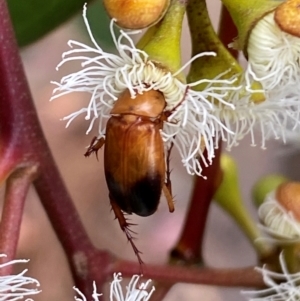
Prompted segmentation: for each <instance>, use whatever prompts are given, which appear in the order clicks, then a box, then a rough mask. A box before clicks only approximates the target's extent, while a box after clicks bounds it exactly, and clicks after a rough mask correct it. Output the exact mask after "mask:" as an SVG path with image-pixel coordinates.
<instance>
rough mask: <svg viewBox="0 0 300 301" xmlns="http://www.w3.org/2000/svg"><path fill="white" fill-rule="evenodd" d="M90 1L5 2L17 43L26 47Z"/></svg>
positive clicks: (19, 0)
mask: <svg viewBox="0 0 300 301" xmlns="http://www.w3.org/2000/svg"><path fill="white" fill-rule="evenodd" d="M86 2H90V0H46V1H42V0H7V4H8V7H9V10H10V14H11V18H12V22H13V25H14V28H15V33H16V37H17V41H18V44H19V46H20V47H23V46H26V45H28V44H30V43H32V42H34V41H36V40H38V39H40V38H41V37H43V36H44V35H45V34H47V33H49V32H50V31H52V30H53V29H55V28H56V27H57V26H59V25H60V24H62V23H63V22H65V21H67V20H68V19H69V18H70V17H72V16H73V15H75V14H76V13H78V12H79V11H81V10H82V8H83V5H84V3H86Z"/></svg>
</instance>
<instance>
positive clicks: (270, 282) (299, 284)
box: [242, 253, 300, 301]
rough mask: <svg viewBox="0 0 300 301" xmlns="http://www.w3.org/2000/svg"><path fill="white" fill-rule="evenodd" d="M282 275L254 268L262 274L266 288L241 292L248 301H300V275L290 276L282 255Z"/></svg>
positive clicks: (280, 258)
mask: <svg viewBox="0 0 300 301" xmlns="http://www.w3.org/2000/svg"><path fill="white" fill-rule="evenodd" d="M279 261H280V266H281V270H282V273H276V272H273V271H270V270H268V269H267V268H266V267H263V268H256V270H257V271H258V272H260V273H261V274H262V277H263V280H264V282H265V284H266V286H267V287H268V288H266V289H262V290H257V291H243V292H242V293H243V294H244V295H246V296H247V297H248V298H249V301H296V300H299V299H300V273H294V274H290V273H289V271H288V269H287V266H286V263H285V261H284V256H283V253H281V254H280V257H279Z"/></svg>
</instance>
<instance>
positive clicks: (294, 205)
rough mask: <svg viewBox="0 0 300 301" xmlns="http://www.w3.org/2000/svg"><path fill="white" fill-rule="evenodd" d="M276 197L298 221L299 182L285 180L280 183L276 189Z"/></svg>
mask: <svg viewBox="0 0 300 301" xmlns="http://www.w3.org/2000/svg"><path fill="white" fill-rule="evenodd" d="M276 199H277V201H278V203H279V204H280V205H281V206H283V207H284V208H285V209H286V211H288V212H291V213H292V214H293V215H294V217H295V218H296V219H297V221H299V222H300V206H299V205H300V183H299V182H287V183H283V184H281V185H280V186H279V187H278V188H277V190H276Z"/></svg>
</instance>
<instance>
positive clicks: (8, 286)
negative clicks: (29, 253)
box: [0, 254, 41, 301]
mask: <svg viewBox="0 0 300 301" xmlns="http://www.w3.org/2000/svg"><path fill="white" fill-rule="evenodd" d="M0 257H6V255H4V254H0ZM28 261H29V260H24V259H16V260H12V261H8V262H6V263H2V264H0V269H2V268H4V267H6V266H8V265H14V264H17V263H26V262H28ZM27 271H28V270H27V269H25V270H23V271H22V272H21V273H19V274H16V275H6V276H0V301H15V300H21V299H24V298H27V297H29V296H30V297H31V296H32V295H36V294H38V293H40V292H41V291H40V290H38V289H36V288H33V285H34V286H37V287H38V286H40V283H39V282H38V281H37V280H36V279H34V278H31V277H28V276H25V274H26V272H27ZM26 300H32V299H28V298H27V299H26Z"/></svg>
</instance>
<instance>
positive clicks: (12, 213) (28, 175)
mask: <svg viewBox="0 0 300 301" xmlns="http://www.w3.org/2000/svg"><path fill="white" fill-rule="evenodd" d="M36 174H37V167H36V166H30V167H26V168H21V169H17V170H16V171H15V172H13V173H12V174H11V175H10V177H9V178H8V180H7V184H6V191H5V201H4V207H3V211H2V219H1V223H0V233H1V235H0V253H1V254H6V255H7V256H6V257H1V258H0V263H4V262H8V261H11V260H13V259H14V258H15V256H16V251H17V245H18V238H19V234H20V226H21V221H22V215H23V208H24V203H25V199H26V195H27V192H28V189H29V186H30V185H31V183H32V181H33V178H34V177H35V176H36ZM12 270H13V266H12V265H8V266H6V267H3V268H2V269H1V270H0V274H1V275H7V274H10V273H11V272H12Z"/></svg>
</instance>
